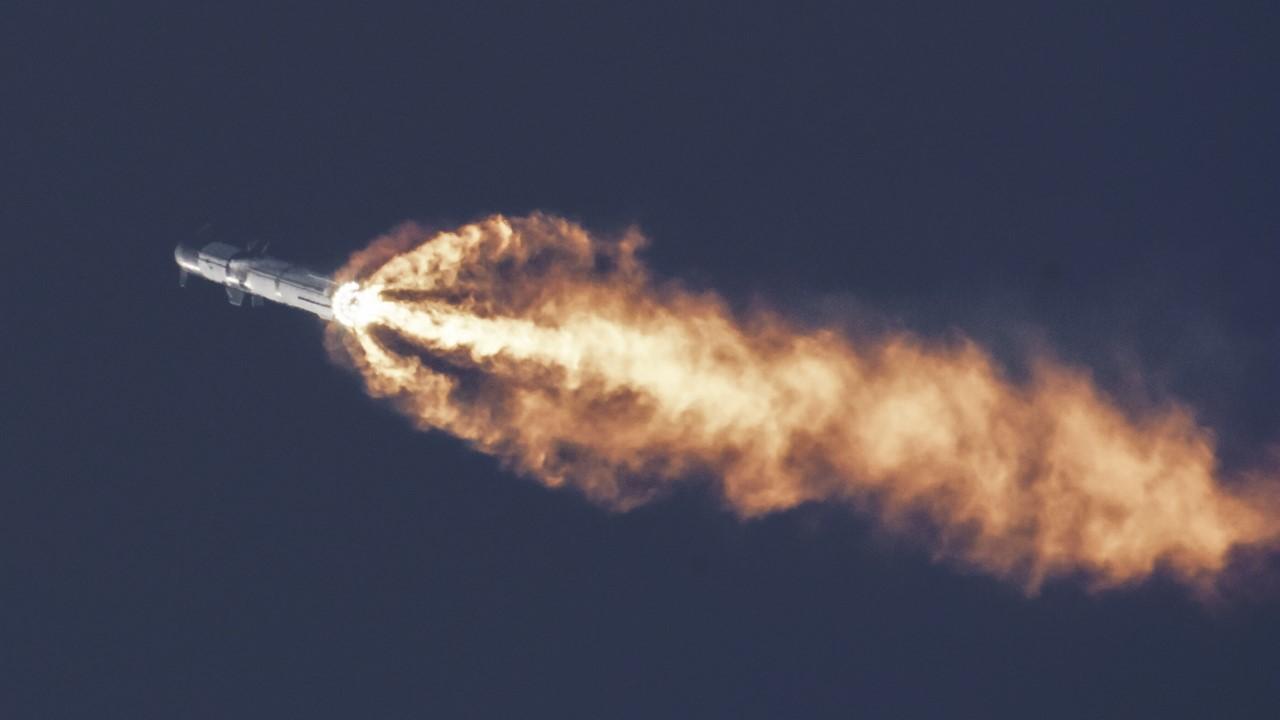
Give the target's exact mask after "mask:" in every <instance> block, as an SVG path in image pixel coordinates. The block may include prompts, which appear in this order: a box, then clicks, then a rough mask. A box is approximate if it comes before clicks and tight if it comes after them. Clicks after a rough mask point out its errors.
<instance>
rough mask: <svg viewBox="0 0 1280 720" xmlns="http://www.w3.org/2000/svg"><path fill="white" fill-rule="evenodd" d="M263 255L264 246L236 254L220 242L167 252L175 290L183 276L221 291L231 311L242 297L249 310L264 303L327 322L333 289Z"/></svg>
mask: <svg viewBox="0 0 1280 720" xmlns="http://www.w3.org/2000/svg"><path fill="white" fill-rule="evenodd" d="M265 251H266V248H265V246H263V247H255V246H250V247H249V249H247V250H242V249H240V248H238V247H236V246H234V245H229V244H227V243H223V242H212V243H209V244H207V245H204V246H203V247H200V248H194V247H191V246H189V245H182V244H180V245H178V246H177V247H176V248H174V250H173V259H174V260H175V261H176V262H177V263H178V271H179V275H178V284H179V285H182V286H186V284H187V277H188V276H190V275H198V276H199V277H202V278H204V279H206V280H209V281H210V282H215V283H218V284H219V285H223V286H225V287H226V289H227V300H229V301H230V302H231V304H232V305H241V304H243V303H244V299H245V296H246V295H247V296H249V300H250V303H251V304H252V305H253V306H254V307H257V306H259V305H261V304H262V301H263V300H264V299H266V300H270V301H271V302H276V303H280V304H281V305H288V306H289V307H293V308H298V309H299V310H306V311H307V312H309V313H312V314H314V315H318V316H319V317H320V318H321V319H323V320H330V319H332V318H333V293H334V291H335V290H336V289H337V287H338V286H337V284H336V283H334V282H333V280H331V279H330V278H329V277H328V276H326V275H321V274H319V273H316V272H313V271H311V270H308V269H306V268H304V267H301V266H298V265H294V264H292V263H288V262H285V261H284V260H278V259H276V258H273V257H269V256H268V255H267V254H266V252H265Z"/></svg>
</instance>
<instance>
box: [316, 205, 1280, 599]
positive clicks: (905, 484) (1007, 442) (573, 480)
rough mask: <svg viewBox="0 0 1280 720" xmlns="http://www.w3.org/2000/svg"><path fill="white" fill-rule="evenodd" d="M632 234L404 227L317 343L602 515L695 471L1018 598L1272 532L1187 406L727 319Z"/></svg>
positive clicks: (1210, 561)
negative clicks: (1005, 587) (848, 510)
mask: <svg viewBox="0 0 1280 720" xmlns="http://www.w3.org/2000/svg"><path fill="white" fill-rule="evenodd" d="M644 242H645V241H644V239H643V237H641V236H640V235H639V234H638V233H637V232H635V231H630V232H628V233H626V234H624V235H623V236H622V237H621V238H617V239H611V240H603V239H600V238H597V237H594V236H592V235H591V234H589V233H588V232H587V231H585V230H584V229H583V228H582V227H580V226H578V225H576V224H574V223H572V222H570V221H567V220H563V219H560V218H556V217H552V216H548V215H533V216H531V217H525V218H506V217H502V216H494V217H490V218H487V219H485V220H482V221H479V222H476V223H473V224H469V225H466V226H463V227H461V228H458V229H457V230H453V231H447V232H439V233H434V234H432V233H428V232H426V231H424V230H422V229H421V228H418V227H417V226H413V225H406V226H404V227H401V228H400V229H398V230H397V231H395V232H394V233H392V234H391V235H389V236H387V237H385V238H381V239H379V240H378V241H376V242H375V243H374V244H373V245H372V246H370V248H368V249H367V250H365V251H362V252H360V253H357V254H356V255H355V256H354V257H353V258H352V260H351V262H350V263H349V264H348V266H347V267H346V268H344V270H343V271H342V272H341V273H340V274H339V278H340V279H341V280H345V281H347V284H345V285H344V286H343V287H342V289H341V290H340V291H339V292H338V293H337V294H336V295H335V298H334V312H335V315H336V317H337V319H338V321H339V324H337V325H335V326H333V327H332V328H331V331H330V333H329V340H330V346H331V348H333V349H334V350H335V351H337V352H338V353H340V354H341V355H343V356H345V357H346V358H348V359H349V360H350V362H351V363H352V364H353V365H354V366H355V367H356V368H357V369H358V371H359V372H360V374H361V375H362V376H363V379H364V382H365V383H366V385H367V387H368V389H369V391H370V392H371V393H372V394H373V395H375V396H378V397H384V398H390V399H392V400H393V401H394V402H395V403H396V404H397V405H398V406H399V407H400V408H401V409H402V410H403V411H404V412H405V413H406V414H408V415H409V417H411V418H412V419H413V421H414V422H415V423H416V424H418V425H419V426H421V427H423V428H429V429H438V430H443V431H445V432H448V433H451V434H453V435H456V436H458V437H460V438H463V439H465V440H467V441H468V442H470V443H471V444H472V445H473V446H474V447H476V448H478V449H480V450H482V451H484V452H487V453H491V454H494V455H497V456H500V457H501V458H504V459H505V460H506V461H508V462H509V463H510V464H511V465H512V466H513V467H514V468H515V469H516V470H518V471H519V472H521V473H523V474H527V475H530V476H532V477H534V478H537V479H538V480H540V481H541V482H543V483H544V484H546V485H548V486H551V487H561V486H571V487H574V488H577V489H578V490H579V491H581V492H582V493H583V494H585V495H586V496H587V497H588V498H590V499H591V500H593V501H595V502H597V503H599V504H601V505H604V506H607V507H609V508H614V509H621V510H625V509H628V508H631V507H634V506H636V505H638V504H641V503H644V502H646V501H648V500H650V499H652V498H654V497H655V496H658V495H660V494H661V493H662V492H663V491H664V490H665V489H667V488H668V487H669V486H671V485H672V484H673V483H677V482H680V481H681V480H682V479H687V478H690V477H692V476H710V477H713V478H715V480H714V482H715V483H716V484H717V487H718V490H719V492H720V494H721V495H722V496H723V498H724V501H725V503H726V504H727V505H728V507H729V508H731V509H732V511H733V512H735V513H737V514H738V515H740V516H742V517H755V516H760V515H763V514H766V513H771V512H776V511H780V510H785V509H788V508H793V507H796V506H797V505H800V504H802V503H808V502H820V501H829V502H844V503H850V504H852V505H855V506H857V507H860V508H863V509H864V510H866V511H867V512H870V513H872V514H873V515H874V516H875V517H877V518H878V519H879V521H880V522H881V523H882V524H883V525H884V526H885V527H887V528H888V529H890V530H892V531H899V532H912V533H914V532H918V531H919V529H920V528H921V527H922V526H923V527H925V528H927V529H928V532H927V535H928V536H929V537H930V540H929V542H930V543H931V544H933V546H934V547H933V549H934V552H935V554H936V555H937V556H938V557H945V558H948V559H950V560H952V561H956V562H959V563H961V564H963V565H966V566H970V567H974V568H978V569H981V570H983V571H985V572H988V573H991V574H993V575H996V576H999V577H1003V578H1008V579H1010V580H1012V581H1014V582H1017V583H1020V584H1022V585H1023V586H1024V587H1025V588H1026V589H1027V590H1028V591H1031V592H1034V591H1035V590H1036V589H1037V588H1038V587H1039V586H1040V585H1041V583H1042V582H1043V581H1044V580H1046V579H1048V578H1052V577H1058V576H1067V575H1076V576H1084V577H1086V578H1088V579H1089V581H1090V582H1091V583H1092V584H1093V585H1094V586H1095V587H1111V586H1116V585H1121V584H1125V583H1130V582H1136V581H1140V580H1142V579H1144V578H1146V577H1148V576H1149V575H1151V574H1152V573H1153V572H1155V571H1156V570H1157V569H1160V568H1164V569H1167V570H1169V571H1171V572H1172V573H1173V574H1174V575H1176V576H1177V577H1178V578H1179V579H1181V580H1183V581H1185V582H1188V583H1190V584H1195V585H1199V584H1204V583H1210V582H1211V581H1212V580H1213V579H1214V578H1215V577H1216V576H1217V575H1218V574H1219V573H1220V572H1221V571H1222V570H1223V569H1224V568H1225V567H1226V565H1227V563H1228V562H1229V560H1230V556H1231V554H1232V553H1233V551H1235V550H1238V549H1244V548H1249V547H1258V546H1262V545H1267V544H1270V543H1271V542H1272V541H1273V540H1274V538H1275V537H1276V534H1277V530H1278V529H1280V524H1278V523H1277V522H1276V519H1277V518H1276V514H1275V512H1274V509H1273V506H1272V505H1270V504H1268V503H1264V502H1262V501H1261V500H1259V499H1257V498H1258V497H1259V494H1258V493H1257V492H1256V491H1249V492H1248V493H1246V489H1245V488H1246V487H1252V488H1255V489H1256V488H1257V487H1260V485H1261V483H1256V482H1255V483H1247V482H1238V483H1233V486H1234V487H1235V488H1236V489H1235V490H1234V491H1232V490H1229V489H1228V488H1227V486H1225V485H1223V484H1221V483H1220V482H1219V479H1218V478H1217V474H1218V471H1217V463H1216V458H1215V450H1214V443H1213V438H1212V436H1211V434H1210V433H1209V432H1208V431H1207V430H1205V429H1203V428H1201V427H1199V426H1197V424H1196V423H1195V422H1194V420H1193V418H1192V416H1191V413H1190V411H1189V410H1188V409H1187V408H1186V407H1183V406H1181V405H1177V404H1172V405H1167V406H1164V407H1161V408H1159V409H1156V410H1148V411H1145V412H1143V413H1139V414H1134V413H1127V412H1125V411H1124V410H1122V409H1121V408H1119V407H1118V406H1117V405H1116V404H1115V403H1114V402H1112V401H1110V400H1109V399H1108V398H1107V397H1106V396H1105V395H1104V394H1103V393H1102V392H1101V391H1100V390H1099V389H1098V388H1096V387H1095V386H1094V384H1093V383H1092V382H1091V380H1090V379H1089V378H1088V377H1087V376H1086V375H1085V374H1084V373H1082V372H1081V371H1078V370H1075V369H1072V368H1069V367H1065V366H1063V365H1061V364H1058V363H1055V362H1052V361H1049V360H1040V361H1037V362H1036V363H1035V364H1034V366H1033V369H1032V372H1031V373H1030V378H1029V379H1028V380H1027V381H1025V382H1018V383H1015V382H1013V381H1012V380H1010V379H1008V378H1007V377H1006V376H1005V375H1004V374H1003V372H1002V371H1001V369H1000V368H999V367H998V366H997V364H996V363H995V362H994V361H993V359H992V358H991V357H990V356H989V355H988V354H987V353H986V352H984V351H983V349H982V348H980V347H978V346H977V345H975V344H974V343H972V342H969V341H955V342H951V343H948V344H936V343H927V342H925V341H922V340H920V339H916V338H913V337H911V336H908V335H905V334H895V335H888V336H885V337H882V338H879V339H877V340H875V341H874V342H870V343H867V344H865V346H863V345H861V344H854V343H852V342H851V341H849V340H847V339H845V338H844V337H842V336H840V335H839V334H836V333H834V332H830V331H801V330H799V329H796V328H795V327H793V326H792V325H790V324H788V323H787V322H785V321H784V320H783V319H781V318H779V317H777V316H773V315H770V314H767V313H755V314H753V315H751V316H750V317H745V318H742V317H735V315H734V314H733V313H731V312H730V311H729V309H728V308H727V307H726V305H725V304H724V302H723V301H722V300H720V299H719V298H717V297H716V296H714V295H710V294H705V293H693V292H690V291H687V290H684V289H682V288H680V287H677V286H672V285H668V284H659V283H656V282H655V281H653V280H652V279H651V277H650V276H649V274H648V272H647V271H646V269H645V267H644V265H643V264H642V263H641V262H640V260H639V259H638V256H637V251H638V250H639V249H640V248H641V247H642V246H643V245H644ZM1251 498H1252V499H1251Z"/></svg>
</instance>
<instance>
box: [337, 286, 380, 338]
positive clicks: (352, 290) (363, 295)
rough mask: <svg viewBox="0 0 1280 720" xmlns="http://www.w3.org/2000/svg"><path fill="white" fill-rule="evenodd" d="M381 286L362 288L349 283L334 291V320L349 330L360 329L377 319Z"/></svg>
mask: <svg viewBox="0 0 1280 720" xmlns="http://www.w3.org/2000/svg"><path fill="white" fill-rule="evenodd" d="M380 290H381V288H380V287H379V286H376V285H375V286H370V287H363V288H362V287H360V283H357V282H347V283H343V284H342V285H339V286H338V289H337V290H335V291H333V318H334V319H335V320H337V321H338V322H340V323H342V324H343V325H345V326H347V327H349V328H360V327H364V326H365V325H368V324H369V323H372V322H374V321H375V320H376V319H377V315H378V311H377V306H378V305H379V302H378V292H379V291H380Z"/></svg>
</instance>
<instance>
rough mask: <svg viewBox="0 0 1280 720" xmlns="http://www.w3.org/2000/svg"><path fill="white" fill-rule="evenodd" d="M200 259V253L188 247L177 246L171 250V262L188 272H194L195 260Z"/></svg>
mask: <svg viewBox="0 0 1280 720" xmlns="http://www.w3.org/2000/svg"><path fill="white" fill-rule="evenodd" d="M199 258H200V252H199V251H198V250H196V249H195V248H192V247H190V246H188V245H183V244H181V243H179V244H178V246H177V247H175V248H174V249H173V261H174V262H176V263H178V267H180V268H182V269H183V270H186V271H188V272H196V271H197V268H198V265H197V262H196V261H197V260H199Z"/></svg>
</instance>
